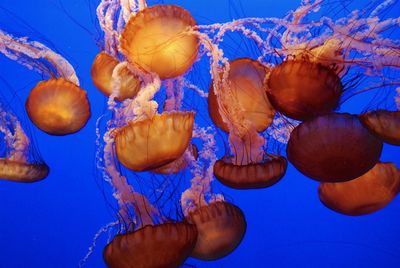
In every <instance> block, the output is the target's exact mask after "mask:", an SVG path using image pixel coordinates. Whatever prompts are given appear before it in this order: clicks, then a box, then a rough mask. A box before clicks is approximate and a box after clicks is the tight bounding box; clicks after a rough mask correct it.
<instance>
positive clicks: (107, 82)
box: [91, 51, 140, 101]
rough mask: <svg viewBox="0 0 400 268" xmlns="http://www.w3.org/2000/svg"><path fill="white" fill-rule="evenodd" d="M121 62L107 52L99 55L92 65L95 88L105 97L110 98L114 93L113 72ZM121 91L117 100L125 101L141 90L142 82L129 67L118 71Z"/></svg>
mask: <svg viewBox="0 0 400 268" xmlns="http://www.w3.org/2000/svg"><path fill="white" fill-rule="evenodd" d="M118 64H119V61H118V60H117V59H115V58H114V57H113V56H111V55H110V54H108V53H107V52H105V51H102V52H100V53H99V54H97V56H96V58H95V59H94V61H93V64H92V70H91V75H92V80H93V83H94V84H95V86H96V87H97V88H98V89H99V90H100V92H101V93H103V94H104V95H105V96H107V97H109V96H110V95H111V93H113V79H114V78H113V72H114V71H115V68H116V67H117V65H118ZM118 72H119V73H118V76H119V81H120V85H119V88H118V89H119V90H118V95H117V96H116V99H117V100H118V101H123V100H125V99H128V98H133V97H135V96H136V94H137V93H138V91H139V89H140V81H139V79H138V78H137V77H136V76H134V75H133V74H132V73H131V72H130V71H129V69H128V67H127V66H124V67H122V68H121V69H120V70H118Z"/></svg>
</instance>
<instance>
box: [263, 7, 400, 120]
mask: <svg viewBox="0 0 400 268" xmlns="http://www.w3.org/2000/svg"><path fill="white" fill-rule="evenodd" d="M322 3H323V1H321V0H317V1H303V5H302V6H301V7H300V8H298V9H297V10H295V11H294V12H292V13H290V14H289V15H288V17H287V18H285V20H288V22H289V23H288V24H281V25H279V26H277V27H276V28H275V29H274V30H276V32H275V33H274V32H273V31H272V32H271V33H272V34H271V36H269V38H268V40H269V41H271V40H276V39H278V40H279V42H280V45H281V47H278V48H276V49H275V50H276V51H277V53H278V54H279V56H280V57H281V58H283V60H284V61H283V62H282V63H280V64H278V65H277V66H275V67H274V68H272V71H271V72H270V74H269V75H267V77H266V81H265V82H266V85H267V87H268V90H267V93H268V96H269V99H270V101H271V104H272V105H273V106H274V107H275V109H276V110H277V111H279V112H281V113H282V114H284V115H285V116H288V117H290V118H293V119H297V120H306V119H310V118H312V117H315V116H318V115H323V114H327V113H330V112H332V111H334V110H335V109H337V108H339V105H340V104H341V102H342V99H341V97H342V96H343V94H344V93H346V91H348V90H349V89H350V88H352V87H354V86H355V85H356V84H357V82H356V80H357V77H360V76H361V75H365V76H367V77H368V76H369V77H381V76H383V71H384V70H385V69H388V68H391V69H396V68H398V67H399V66H400V60H399V57H398V55H399V53H400V50H399V49H398V45H396V42H395V41H394V40H391V39H390V38H386V35H385V33H386V32H387V31H388V30H389V29H391V28H392V27H396V26H398V25H399V19H398V18H395V19H386V20H380V18H378V17H377V16H376V13H377V12H378V11H377V10H375V11H372V12H371V14H370V15H369V17H363V16H364V14H365V13H363V12H361V11H357V10H356V11H353V12H351V13H350V14H349V16H348V17H345V18H341V19H338V20H336V21H333V20H332V19H330V18H328V17H322V18H321V19H320V20H319V21H310V20H309V19H308V18H307V16H308V15H309V14H310V13H312V12H316V11H318V10H319V9H320V8H321V6H322ZM385 7H386V6H385ZM385 7H383V6H382V7H379V8H383V9H384V8H385ZM311 33H314V34H311ZM271 42H272V41H271ZM355 74H356V75H355ZM352 75H353V76H355V78H352V79H349V81H348V82H346V83H344V82H343V79H344V77H345V76H350V77H351V76H352ZM386 82H387V83H386ZM380 83H381V84H382V85H386V86H387V85H396V84H398V83H399V81H395V80H393V81H391V79H387V81H381V82H380ZM374 86H375V87H378V86H376V85H374ZM365 90H367V89H364V91H365Z"/></svg>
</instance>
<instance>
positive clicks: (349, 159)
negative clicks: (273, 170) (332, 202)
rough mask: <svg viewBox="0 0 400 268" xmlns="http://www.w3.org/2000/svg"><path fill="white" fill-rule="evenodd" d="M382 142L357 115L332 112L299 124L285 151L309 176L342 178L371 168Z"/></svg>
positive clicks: (315, 177)
mask: <svg viewBox="0 0 400 268" xmlns="http://www.w3.org/2000/svg"><path fill="white" fill-rule="evenodd" d="M382 146H383V144H382V142H381V141H380V140H379V139H378V138H376V137H375V136H374V135H372V134H371V133H370V132H369V131H368V130H367V129H366V128H364V127H363V125H362V124H361V122H360V121H359V119H358V117H357V116H355V115H350V114H338V113H332V114H328V115H321V116H318V117H316V118H314V119H311V120H308V121H305V122H303V123H302V124H300V125H299V126H297V127H296V128H295V129H294V130H293V132H292V133H291V135H290V140H289V142H288V145H287V150H286V153H287V157H288V159H289V161H290V162H291V163H292V164H293V165H294V166H295V167H296V168H297V169H298V170H299V171H300V172H301V173H303V174H305V175H306V176H307V177H310V178H312V179H315V180H318V181H325V182H340V181H347V180H351V179H354V178H356V177H359V176H361V175H362V174H364V173H365V172H367V171H368V170H370V169H371V168H372V167H373V166H374V165H375V164H376V163H377V162H378V160H379V158H380V155H381V151H382Z"/></svg>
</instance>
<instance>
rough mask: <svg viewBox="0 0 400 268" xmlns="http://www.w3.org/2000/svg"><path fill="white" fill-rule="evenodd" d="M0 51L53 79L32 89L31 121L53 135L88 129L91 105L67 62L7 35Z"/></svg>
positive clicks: (28, 107)
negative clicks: (85, 127) (86, 126)
mask: <svg viewBox="0 0 400 268" xmlns="http://www.w3.org/2000/svg"><path fill="white" fill-rule="evenodd" d="M0 51H1V52H2V53H3V54H4V55H5V56H7V57H8V58H10V59H12V60H15V61H17V62H19V63H21V64H22V65H24V66H26V67H28V68H29V69H34V70H36V71H38V72H39V73H41V74H43V75H45V76H48V77H50V79H49V80H44V81H40V82H39V83H38V84H37V85H36V86H35V87H34V88H33V89H32V91H31V92H30V94H29V96H28V99H27V101H26V104H25V107H26V111H27V113H28V116H29V118H30V119H31V120H32V122H33V123H34V124H35V125H36V126H37V127H38V128H39V129H41V130H43V131H44V132H46V133H48V134H51V135H66V134H71V133H75V132H77V131H79V130H80V129H81V128H83V127H84V126H85V124H86V122H87V121H88V119H89V117H90V106H89V101H88V99H87V97H86V92H85V91H84V90H83V89H82V88H80V87H79V80H78V78H77V76H76V74H75V71H74V69H73V67H72V66H71V65H70V64H69V62H68V61H67V60H66V59H64V58H63V57H62V56H61V55H59V54H57V53H55V52H54V51H52V50H51V49H49V48H48V47H46V46H45V45H43V44H41V43H39V42H36V41H28V40H27V38H16V37H13V36H11V35H9V34H7V33H5V32H3V31H0Z"/></svg>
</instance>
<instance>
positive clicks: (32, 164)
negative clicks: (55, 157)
mask: <svg viewBox="0 0 400 268" xmlns="http://www.w3.org/2000/svg"><path fill="white" fill-rule="evenodd" d="M0 141H1V142H0V144H1V148H2V149H1V155H0V179H4V180H9V181H15V182H36V181H40V180H42V179H44V178H46V177H47V175H48V173H49V168H48V166H47V165H46V164H45V163H44V162H43V161H38V160H37V159H35V158H34V157H33V152H32V151H33V150H34V149H33V147H32V145H31V142H30V140H29V138H28V136H27V135H26V133H25V131H24V130H23V128H22V126H21V124H20V122H19V120H18V118H17V117H16V116H15V115H14V114H13V113H12V112H11V110H10V109H9V108H8V109H7V108H6V106H5V105H4V104H3V102H2V101H0ZM36 158H37V157H36Z"/></svg>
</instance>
